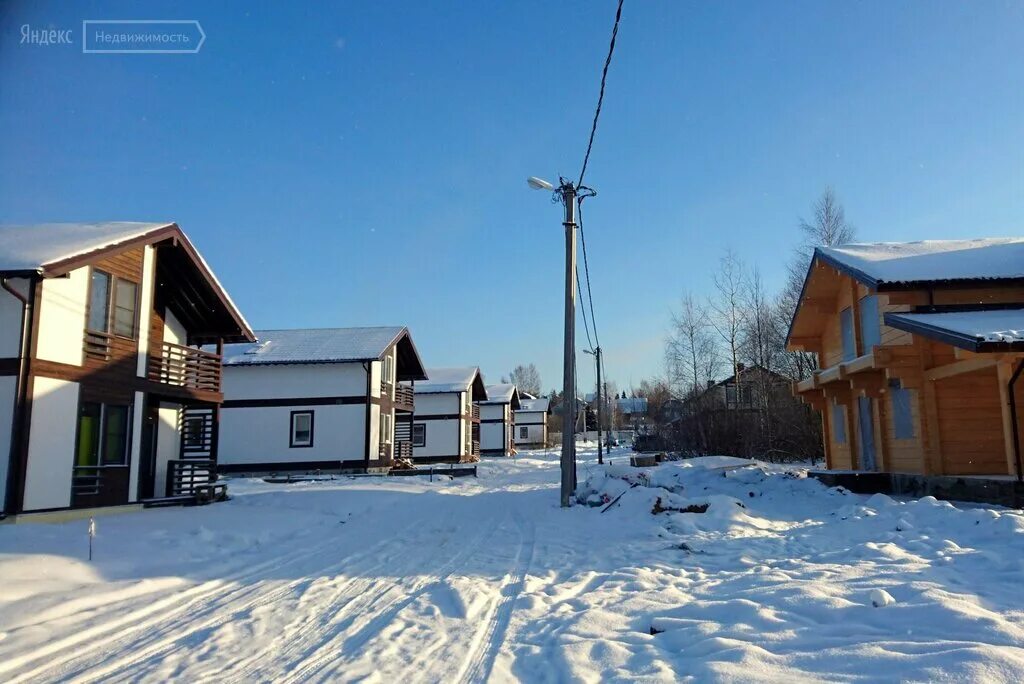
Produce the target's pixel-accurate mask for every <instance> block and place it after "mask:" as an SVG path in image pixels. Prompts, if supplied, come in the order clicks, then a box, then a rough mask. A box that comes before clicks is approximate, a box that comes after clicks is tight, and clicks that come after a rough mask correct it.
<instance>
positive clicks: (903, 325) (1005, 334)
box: [885, 308, 1024, 352]
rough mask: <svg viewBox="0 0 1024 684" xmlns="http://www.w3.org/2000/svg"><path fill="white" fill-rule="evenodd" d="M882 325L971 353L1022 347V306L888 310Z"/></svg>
mask: <svg viewBox="0 0 1024 684" xmlns="http://www.w3.org/2000/svg"><path fill="white" fill-rule="evenodd" d="M885 324H886V325H889V326H892V327H894V328H899V329H900V330H906V331H907V332H909V333H913V334H915V335H922V336H924V337H927V338H929V339H933V340H938V341H939V342H944V343H946V344H951V345H953V346H955V347H960V348H961V349H966V350H968V351H973V352H997V351H1020V350H1024V309H1020V308H1017V309H980V310H974V311H949V312H941V313H887V314H885Z"/></svg>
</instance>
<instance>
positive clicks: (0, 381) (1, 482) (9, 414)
mask: <svg viewBox="0 0 1024 684" xmlns="http://www.w3.org/2000/svg"><path fill="white" fill-rule="evenodd" d="M17 386H18V379H17V377H15V376H13V375H5V376H3V377H0V511H2V510H4V502H6V501H7V468H8V465H9V460H10V459H9V458H8V457H9V456H10V453H11V428H12V427H13V426H12V424H11V421H12V420H14V400H15V396H14V393H15V390H16V389H17Z"/></svg>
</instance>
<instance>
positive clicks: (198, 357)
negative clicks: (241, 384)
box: [149, 342, 221, 392]
mask: <svg viewBox="0 0 1024 684" xmlns="http://www.w3.org/2000/svg"><path fill="white" fill-rule="evenodd" d="M149 379H150V380H153V381H154V382H162V383H165V384H168V385H177V386H179V387H184V388H186V389H192V390H201V391H206V392H220V387H221V382H220V379H221V359H220V356H219V355H218V354H213V353H211V352H206V351H202V350H199V349H193V348H192V347H183V346H181V345H180V344H172V343H170V342H164V343H163V345H162V349H161V354H160V356H153V355H150V357H149Z"/></svg>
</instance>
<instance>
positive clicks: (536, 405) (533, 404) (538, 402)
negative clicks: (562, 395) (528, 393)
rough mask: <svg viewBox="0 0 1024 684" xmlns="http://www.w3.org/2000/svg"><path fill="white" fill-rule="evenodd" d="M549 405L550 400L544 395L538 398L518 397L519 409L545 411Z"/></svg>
mask: <svg viewBox="0 0 1024 684" xmlns="http://www.w3.org/2000/svg"><path fill="white" fill-rule="evenodd" d="M550 405H551V400H550V399H548V398H546V397H541V398H540V399H520V400H519V410H520V411H544V412H547V410H548V407H549V406H550Z"/></svg>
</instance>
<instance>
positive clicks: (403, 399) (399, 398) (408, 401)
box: [395, 385, 416, 413]
mask: <svg viewBox="0 0 1024 684" xmlns="http://www.w3.org/2000/svg"><path fill="white" fill-rule="evenodd" d="M415 407H416V395H415V393H414V392H413V389H412V387H409V386H408V385H395V409H397V410H399V411H405V412H407V413H412V412H413V410H414V409H415Z"/></svg>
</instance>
